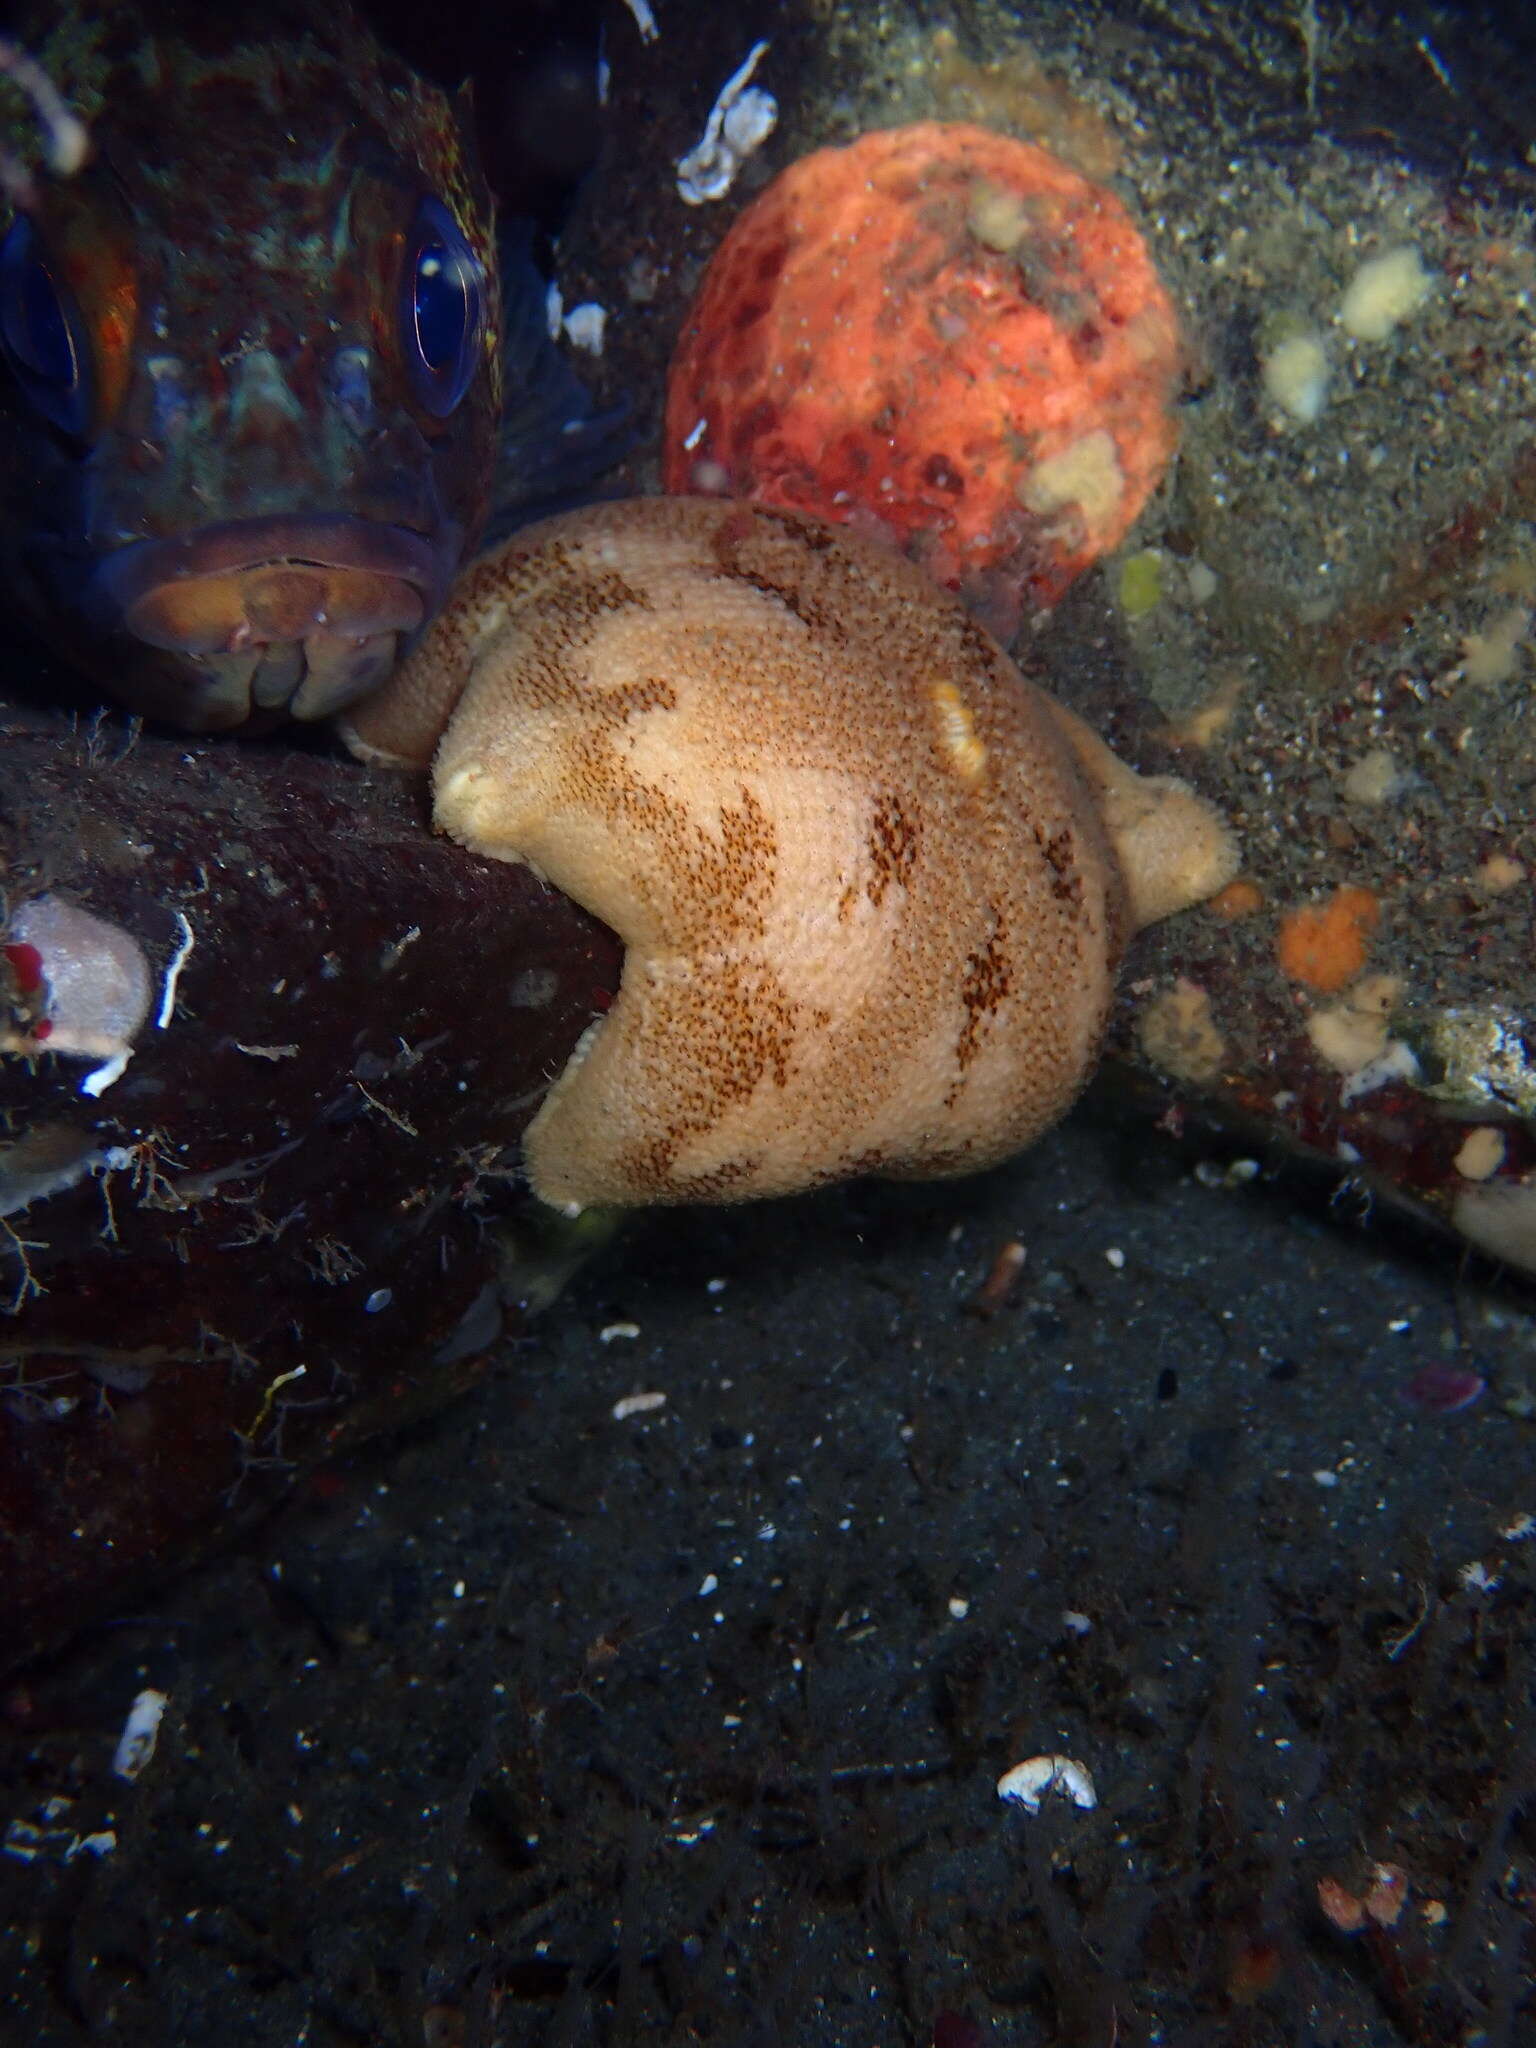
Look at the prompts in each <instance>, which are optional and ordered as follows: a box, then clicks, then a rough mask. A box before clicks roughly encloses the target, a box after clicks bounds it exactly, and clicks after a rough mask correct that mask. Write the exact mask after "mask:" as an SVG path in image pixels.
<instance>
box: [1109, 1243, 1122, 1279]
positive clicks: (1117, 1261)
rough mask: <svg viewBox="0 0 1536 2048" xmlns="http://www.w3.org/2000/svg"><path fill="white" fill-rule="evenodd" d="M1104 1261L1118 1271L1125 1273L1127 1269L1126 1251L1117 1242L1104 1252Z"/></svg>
mask: <svg viewBox="0 0 1536 2048" xmlns="http://www.w3.org/2000/svg"><path fill="white" fill-rule="evenodd" d="M1104 1261H1105V1264H1106V1265H1110V1266H1113V1267H1114V1269H1115V1271H1116V1272H1117V1273H1123V1272H1124V1270H1125V1253H1124V1252H1123V1251H1121V1249H1120V1247H1119V1245H1117V1244H1112V1245H1111V1246H1110V1248H1109V1250H1108V1251H1107V1252H1106V1253H1105V1254H1104Z"/></svg>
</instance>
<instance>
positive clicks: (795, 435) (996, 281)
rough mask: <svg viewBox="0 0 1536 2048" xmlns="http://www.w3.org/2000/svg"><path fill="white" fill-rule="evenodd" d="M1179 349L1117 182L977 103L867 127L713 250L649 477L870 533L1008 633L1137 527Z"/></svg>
mask: <svg viewBox="0 0 1536 2048" xmlns="http://www.w3.org/2000/svg"><path fill="white" fill-rule="evenodd" d="M1183 360H1184V356H1183V348H1182V344H1181V341H1180V335H1179V327H1178V321H1177V319H1176V317H1175V315H1174V310H1173V306H1172V304H1171V302H1170V300H1169V297H1168V294H1167V292H1166V290H1165V289H1164V287H1163V283H1162V280H1161V279H1160V278H1159V276H1158V274H1157V271H1156V269H1155V268H1154V266H1153V263H1152V259H1151V256H1150V255H1149V254H1148V251H1147V248H1146V245H1145V243H1144V242H1143V241H1142V238H1141V236H1140V235H1139V234H1138V232H1137V230H1136V227H1135V225H1134V223H1133V222H1132V220H1131V218H1130V216H1129V214H1128V213H1127V212H1126V210H1125V208H1124V207H1123V206H1122V205H1121V203H1120V201H1119V200H1118V199H1117V198H1116V197H1115V195H1114V194H1113V193H1112V192H1111V191H1109V190H1108V189H1107V187H1105V186H1103V185H1100V184H1097V183H1095V182H1094V181H1093V180H1092V179H1090V178H1086V177H1084V176H1082V175H1081V174H1080V173H1079V172H1077V171H1075V170H1073V169H1072V168H1071V167H1070V166H1069V165H1067V164H1065V163H1063V162H1062V161H1061V160H1060V159H1059V158H1057V157H1054V156H1052V155H1051V154H1050V153H1049V152H1048V151H1046V150H1043V149H1039V148H1037V147H1035V146H1034V145H1033V144H1031V143H1026V142H1019V141H1016V140H1015V139H1014V138H1013V137H1011V136H1008V135H999V134H995V133H993V132H992V131H991V130H990V129H986V128H981V127H976V126H974V125H972V124H970V123H968V122H942V121H925V122H919V123H917V124H915V125H914V126H911V127H907V128H892V129H883V130H878V131H876V132H874V133H872V134H868V135H863V136H860V137H859V139H858V140H857V141H856V142H853V143H851V144H849V145H848V146H847V147H846V148H843V149H823V150H818V151H816V152H815V154H813V155H811V156H808V157H803V158H802V159H801V160H800V161H799V162H798V163H795V164H791V165H790V167H789V168H788V169H787V170H786V171H784V172H782V173H781V174H780V175H779V176H778V177H777V178H775V179H774V181H773V183H772V184H771V185H769V186H768V188H767V189H766V191H764V192H762V193H761V194H760V195H759V196H758V198H757V199H755V200H754V201H753V202H752V204H751V205H750V206H749V207H747V209H746V211H745V212H744V213H743V214H742V215H741V216H740V218H739V219H738V220H737V221H736V223H735V225H734V226H733V227H732V228H731V230H730V232H729V233H728V234H727V236H726V238H725V240H724V242H722V244H721V245H720V248H719V249H718V250H717V251H716V253H715V256H714V259H713V261H712V262H711V264H710V266H709V269H708V271H707V272H706V273H705V277H704V281H703V283H702V285H701V286H700V288H699V292H698V296H697V297H696V299H695V300H694V303H693V306H692V308H691V309H690V312H689V315H688V318H687V320H686V322H685V323H684V327H683V331H682V335H681V338H680V339H679V342H678V346H677V351H676V354H675V355H674V357H673V360H672V367H671V372H670V376H669V380H668V388H667V416H666V429H665V437H664V443H663V472H662V473H663V485H664V488H665V489H666V490H667V491H669V492H675V493H688V492H698V491H703V492H706V493H714V494H716V495H721V496H738V497H749V498H754V499H756V500H758V501H759V502H760V503H763V504H768V505H776V506H782V507H786V508H792V509H794V510H797V511H803V512H813V513H816V514H818V515H819V516H821V517H823V518H827V519H833V520H838V521H840V522H842V523H844V524H847V525H851V526H855V527H859V528H861V529H862V530H863V531H865V532H867V533H873V534H878V535H881V536H883V537H884V538H886V539H887V540H889V541H891V542H892V543H894V544H895V545H896V546H898V547H900V548H902V549H904V550H905V551H906V552H907V553H908V554H910V555H911V556H912V557H913V558H914V559H915V560H918V561H920V562H922V563H923V564H924V566H925V567H926V568H927V569H928V570H929V572H930V573H931V574H932V575H933V576H934V577H935V578H936V580H937V581H938V582H940V583H941V584H943V585H945V586H946V587H947V588H949V589H952V590H959V591H960V592H961V594H962V595H964V596H966V597H967V599H968V600H969V601H970V602H971V603H972V605H973V609H975V610H977V611H978V612H979V614H980V615H981V616H982V618H983V619H984V621H985V623H987V624H988V625H990V626H991V627H992V628H993V630H994V631H996V632H998V633H1000V634H1001V635H1003V636H1005V637H1006V635H1007V634H1008V633H1009V632H1011V631H1012V628H1013V626H1014V625H1016V624H1017V621H1018V617H1019V614H1020V611H1021V609H1022V608H1023V606H1024V605H1025V604H1026V603H1027V604H1030V605H1032V606H1035V607H1040V606H1046V605H1051V604H1054V603H1055V602H1056V600H1057V599H1058V598H1059V597H1060V596H1061V595H1062V593H1063V591H1065V590H1066V588H1067V586H1068V585H1069V584H1070V583H1071V582H1072V581H1073V579H1074V578H1075V577H1076V576H1078V575H1079V574H1080V573H1081V572H1082V570H1083V569H1085V568H1086V567H1087V566H1088V564H1089V563H1090V562H1093V561H1095V560H1096V559H1097V558H1098V557H1099V556H1100V555H1102V554H1104V553H1105V552H1106V551H1107V550H1109V549H1111V548H1114V547H1116V546H1118V545H1119V543H1120V541H1121V540H1122V539H1123V538H1124V537H1125V534H1126V532H1127V531H1128V529H1129V528H1130V526H1131V524H1132V522H1133V521H1134V519H1135V518H1136V516H1137V514H1138V513H1139V512H1140V510H1141V508H1142V506H1143V505H1144V504H1145V503H1146V501H1147V498H1148V496H1149V495H1150V494H1151V492H1152V491H1153V490H1154V489H1155V488H1156V486H1157V484H1158V482H1159V481H1160V479H1161V478H1162V475H1163V473H1164V470H1165V469H1166V467H1167V464H1168V461H1169V458H1170V456H1171V455H1172V453H1173V449H1174V445H1175V442H1176V440H1177V427H1176V424H1175V421H1174V414H1173V402H1174V399H1175V397H1176V394H1177V389H1178V384H1179V379H1180V375H1181V371H1182V366H1183Z"/></svg>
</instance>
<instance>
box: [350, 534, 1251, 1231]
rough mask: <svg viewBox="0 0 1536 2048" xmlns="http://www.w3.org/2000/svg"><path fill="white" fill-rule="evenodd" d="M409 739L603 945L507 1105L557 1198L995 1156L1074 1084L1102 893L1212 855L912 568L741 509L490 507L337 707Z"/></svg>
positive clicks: (1194, 810) (488, 837)
mask: <svg viewBox="0 0 1536 2048" xmlns="http://www.w3.org/2000/svg"><path fill="white" fill-rule="evenodd" d="M588 579H590V586H591V587H590V589H587V588H586V587H585V585H586V582H587V581H588ZM626 593H632V594H633V595H632V596H630V595H626ZM433 716H436V718H437V724H436V725H435V726H433V725H432V724H431V719H432V717H433ZM438 732H441V733H442V739H441V745H440V747H439V749H438V753H437V760H436V765H435V770H434V782H435V795H436V815H437V819H438V822H439V824H440V825H441V826H442V827H443V829H445V830H447V831H449V832H451V833H452V834H453V835H454V836H455V837H457V838H459V839H461V840H462V841H463V842H464V843H465V844H466V845H468V846H471V847H473V848H475V849H476V850H477V851H479V852H482V853H487V854H491V855H494V856H497V857H500V858H502V859H508V860H523V861H526V862H528V864H529V865H530V866H532V867H534V868H535V869H536V870H538V871H539V872H540V873H542V874H543V875H545V876H546V877H547V878H548V879H549V880H550V881H551V882H552V883H554V884H555V886H557V887H559V888H562V889H565V890H566V891H567V892H568V893H569V894H571V895H572V896H574V897H575V898H576V899H577V900H578V901H579V902H581V903H583V904H584V905H585V906H586V907H587V908H588V909H589V910H590V911H591V912H592V913H593V914H594V915H595V916H597V917H600V918H602V919H603V920H604V921H605V922H606V923H607V924H609V925H610V926H611V927H612V929H613V930H614V931H616V932H617V933H618V934H619V935H620V937H621V938H622V939H623V940H624V943H625V948H626V952H625V963H624V972H623V976H622V979H621V982H620V987H619V990H618V993H617V995H616V996H615V998H614V1001H613V1003H612V1006H611V1008H610V1009H609V1011H608V1013H607V1015H606V1017H605V1018H604V1019H603V1020H602V1021H601V1022H599V1023H598V1024H596V1025H595V1026H594V1027H593V1029H592V1030H591V1031H589V1032H588V1033H586V1034H585V1035H584V1037H583V1039H582V1041H581V1043H580V1045H579V1046H578V1048H577V1050H576V1052H575V1053H573V1055H572V1057H571V1060H570V1061H569V1063H568V1064H567V1066H566V1068H565V1070H564V1072H563V1073H561V1074H560V1075H559V1077H558V1078H557V1079H556V1081H555V1083H554V1085H553V1086H552V1088H551V1089H550V1091H549V1094H548V1096H547V1098H546V1100H545V1102H544V1105H543V1107H542V1108H541V1109H540V1111H539V1113H538V1115H537V1116H536V1117H535V1118H534V1120H533V1123H532V1124H531V1125H530V1126H529V1128H528V1132H527V1135H526V1141H525V1157H526V1163H527V1167H528V1171H529V1176H530V1178H531V1180H532V1182H533V1185H534V1188H535V1189H536V1191H537V1192H538V1193H539V1194H541V1195H542V1196H544V1197H545V1199H547V1200H550V1201H554V1202H558V1203H561V1204H564V1205H566V1206H581V1205H584V1204H587V1203H593V1202H614V1203H625V1202H662V1201H697V1200H705V1199H708V1200H744V1199H746V1198H748V1197H750V1196H755V1195H766V1194H777V1193H785V1192H788V1191H790V1190H793V1189H797V1188H805V1187H812V1186H817V1185H820V1184H822V1183H824V1182H825V1181H827V1180H831V1179H838V1178H841V1177H843V1176H845V1175H847V1174H850V1173H855V1172H860V1171H879V1172H881V1173H885V1174H889V1175H892V1176H897V1177H903V1178H917V1177H922V1176H925V1175H933V1174H945V1173H959V1172H967V1171H971V1170H974V1169H975V1168H978V1167H981V1166H985V1165H989V1164H991V1163H992V1162H993V1161H995V1160H997V1159H1000V1158H1003V1157H1005V1156H1006V1155H1007V1154H1008V1153H1010V1152H1012V1151H1015V1150H1017V1149H1018V1148H1019V1147H1020V1146H1022V1145H1025V1144H1027V1143H1028V1142H1029V1141H1030V1139H1032V1138H1033V1137H1035V1136H1036V1135H1037V1134H1038V1133H1039V1132H1040V1131H1041V1130H1043V1129H1044V1128H1045V1127H1046V1126H1047V1125H1048V1124H1049V1123H1051V1122H1052V1121H1053V1120H1054V1119H1055V1118H1056V1117H1057V1116H1059V1115H1060V1114H1061V1113H1062V1111H1063V1110H1065V1109H1066V1108H1067V1106H1068V1105H1069V1103H1070V1102H1071V1101H1072V1099H1073V1097H1074V1096H1075V1094H1076V1093H1077V1091H1078V1089H1079V1088H1080V1087H1081V1085H1082V1083H1083V1081H1084V1079H1085V1078H1086V1076H1087V1074H1088V1072H1089V1070H1090V1068H1091V1066H1092V1064H1093V1061H1094V1058H1095V1056H1096V1053H1097V1048H1098V1044H1099V1040H1100V1037H1101V1034H1102V1031H1103V1028H1104V1020H1105V1018H1106V1016H1107V1014H1108V1006H1109V1002H1110V997H1111V993H1112V986H1113V981H1112V977H1113V970H1114V966H1115V963H1116V959H1117V956H1118V953H1119V948H1120V942H1121V937H1122V934H1123V933H1125V932H1127V931H1128V930H1129V929H1130V928H1131V925H1132V921H1133V920H1132V915H1131V911H1132V910H1133V909H1135V910H1138V911H1145V910H1146V909H1147V907H1148V906H1156V907H1158V908H1160V909H1162V910H1167V909H1172V908H1175V907H1177V906H1178V905H1180V904H1183V903H1188V902H1193V901H1195V900H1198V898H1199V897H1200V896H1201V895H1202V894H1204V893H1206V892H1207V891H1208V890H1210V889H1214V888H1216V887H1219V886H1220V884H1221V883H1222V882H1223V881H1225V880H1226V879H1227V876H1228V874H1230V872H1231V867H1232V852H1231V847H1230V842H1229V840H1228V838H1227V836H1226V834H1225V832H1224V830H1223V829H1222V827H1221V826H1220V824H1219V821H1217V820H1215V818H1214V816H1213V815H1212V813H1211V812H1210V810H1209V807H1208V806H1206V805H1204V804H1202V803H1201V801H1200V800H1199V799H1198V798H1197V797H1195V796H1194V795H1193V793H1192V792H1190V791H1189V790H1187V789H1185V788H1183V786H1182V785H1177V784H1174V783H1172V782H1171V781H1168V780H1167V779H1163V780H1158V781H1153V782H1148V781H1145V780H1144V779H1142V778H1138V777H1137V776H1135V775H1134V774H1132V773H1131V771H1130V770H1129V769H1127V768H1125V767H1124V766H1123V764H1121V763H1119V762H1117V761H1115V760H1114V758H1113V756H1111V755H1110V754H1109V753H1108V750H1107V749H1106V748H1104V747H1103V746H1102V743H1101V742H1099V741H1098V740H1097V739H1095V738H1094V736H1093V735H1091V734H1089V733H1087V731H1086V729H1085V728H1082V727H1080V726H1079V725H1078V724H1077V722H1076V721H1074V720H1072V719H1070V718H1069V717H1067V715H1066V714H1065V713H1062V712H1061V711H1060V710H1059V708H1058V707H1057V706H1055V705H1054V704H1053V703H1052V701H1051V700H1050V699H1049V698H1048V697H1046V696H1045V694H1044V693H1043V692H1042V691H1041V690H1040V689H1039V688H1038V687H1037V686H1036V685H1035V684H1034V683H1033V682H1031V681H1030V680H1029V679H1028V678H1027V677H1026V676H1024V675H1022V674H1021V673H1020V672H1019V670H1018V669H1017V668H1015V667H1014V665H1013V664H1012V663H1011V662H1010V661H1009V660H1008V659H1007V657H1006V656H1005V655H1004V654H1003V653H1002V651H1001V650H1000V649H999V648H998V647H997V646H996V645H995V643H994V642H993V641H991V640H990V639H989V638H988V637H987V635H986V634H985V633H984V632H982V630H981V629H980V628H979V627H978V626H976V625H975V624H974V622H973V621H972V620H971V619H969V618H968V617H967V615H966V613H965V612H964V610H963V609H962V608H961V606H960V605H959V604H958V602H956V601H955V600H954V599H952V598H950V597H948V596H946V595H945V594H944V593H943V592H941V591H938V590H936V589H935V588H933V587H932V586H931V585H930V584H929V583H928V582H927V581H926V580H925V579H924V577H923V575H922V573H921V571H920V570H918V569H916V568H914V567H913V566H912V565H911V564H910V563H907V562H905V561H902V560H900V559H899V558H897V557H895V556H893V555H891V554H888V553H887V552H886V551H884V550H883V549H881V548H880V547H878V546H876V545H875V544H873V543H871V542H867V541H864V540H861V539H859V538H858V537H857V536H855V535H854V534H852V533H850V532H847V531H845V530H842V529H835V528H831V527H823V526H822V525H820V524H819V523H818V522H816V521H814V520H809V519H806V518H803V517H801V516H798V515H794V514H785V513H779V512H772V513H767V512H763V511H761V510H760V509H759V508H756V507H753V506H752V505H750V504H746V503H739V502H722V501H719V500H714V501H711V500H707V499H691V500H686V499H677V500H670V499H641V500H636V501H634V502H631V503H628V504H600V505H593V506H590V507H588V508H586V509H585V510H583V511H581V512H577V513H571V514H567V515H565V516H563V517H561V518H559V519H556V520H552V521H548V522H546V523H545V524H544V525H543V526H542V527H534V528H531V529H529V530H528V531H526V532H524V533H523V534H521V535H519V536H518V538H517V540H516V541H515V542H514V543H513V544H512V545H511V546H510V547H509V548H507V549H505V550H503V551H502V553H501V554H500V555H498V556H494V557H492V558H490V560H489V561H488V562H486V563H482V564H481V565H479V566H478V568H477V569H476V570H475V571H474V572H472V575H471V578H470V579H469V585H468V594H467V595H464V596H461V595H460V594H457V593H456V594H455V596H454V598H453V599H452V600H451V601H450V603H449V605H448V607H447V610H446V611H445V613H444V615H443V617H442V618H441V619H440V620H439V621H438V623H437V624H436V625H435V626H434V627H432V628H431V629H430V631H429V632H428V634H427V635H426V637H425V639H424V640H423V642H422V644H421V646H420V647H419V648H418V649H417V650H416V652H415V653H414V654H413V655H411V656H410V657H409V659H408V660H407V661H406V663H405V664H404V666H403V668H402V670H401V671H400V672H399V674H398V675H397V677H396V678H395V679H394V680H393V681H392V682H391V683H390V684H389V685H387V686H386V689H385V691H384V692H383V693H382V696H381V698H380V699H378V700H374V701H373V702H371V703H370V704H368V705H366V706H364V707H362V708H361V709H360V710H359V711H358V712H356V713H355V714H354V715H353V726H352V734H353V738H354V742H355V744H357V745H358V746H359V748H360V750H362V751H364V752H366V753H371V754H372V756H373V757H374V758H401V757H403V758H407V759H421V758H424V749H425V748H426V747H427V746H428V745H429V744H430V740H431V739H432V738H433V737H435V736H436V734H437V733H438ZM1106 819H1108V820H1109V823H1108V825H1106ZM1117 848H1124V849H1125V850H1126V857H1127V858H1128V859H1129V860H1131V861H1133V862H1134V868H1133V870H1132V871H1131V872H1129V873H1126V874H1122V870H1121V865H1120V862H1119V861H1118V860H1117V857H1116V849H1117ZM486 1003H487V1026H486V1028H487V1029H495V1028H500V1027H499V1026H498V1025H497V1023H496V1021H495V1020H496V1015H497V1012H496V1001H495V992H494V991H490V990H488V991H487V995H486Z"/></svg>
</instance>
